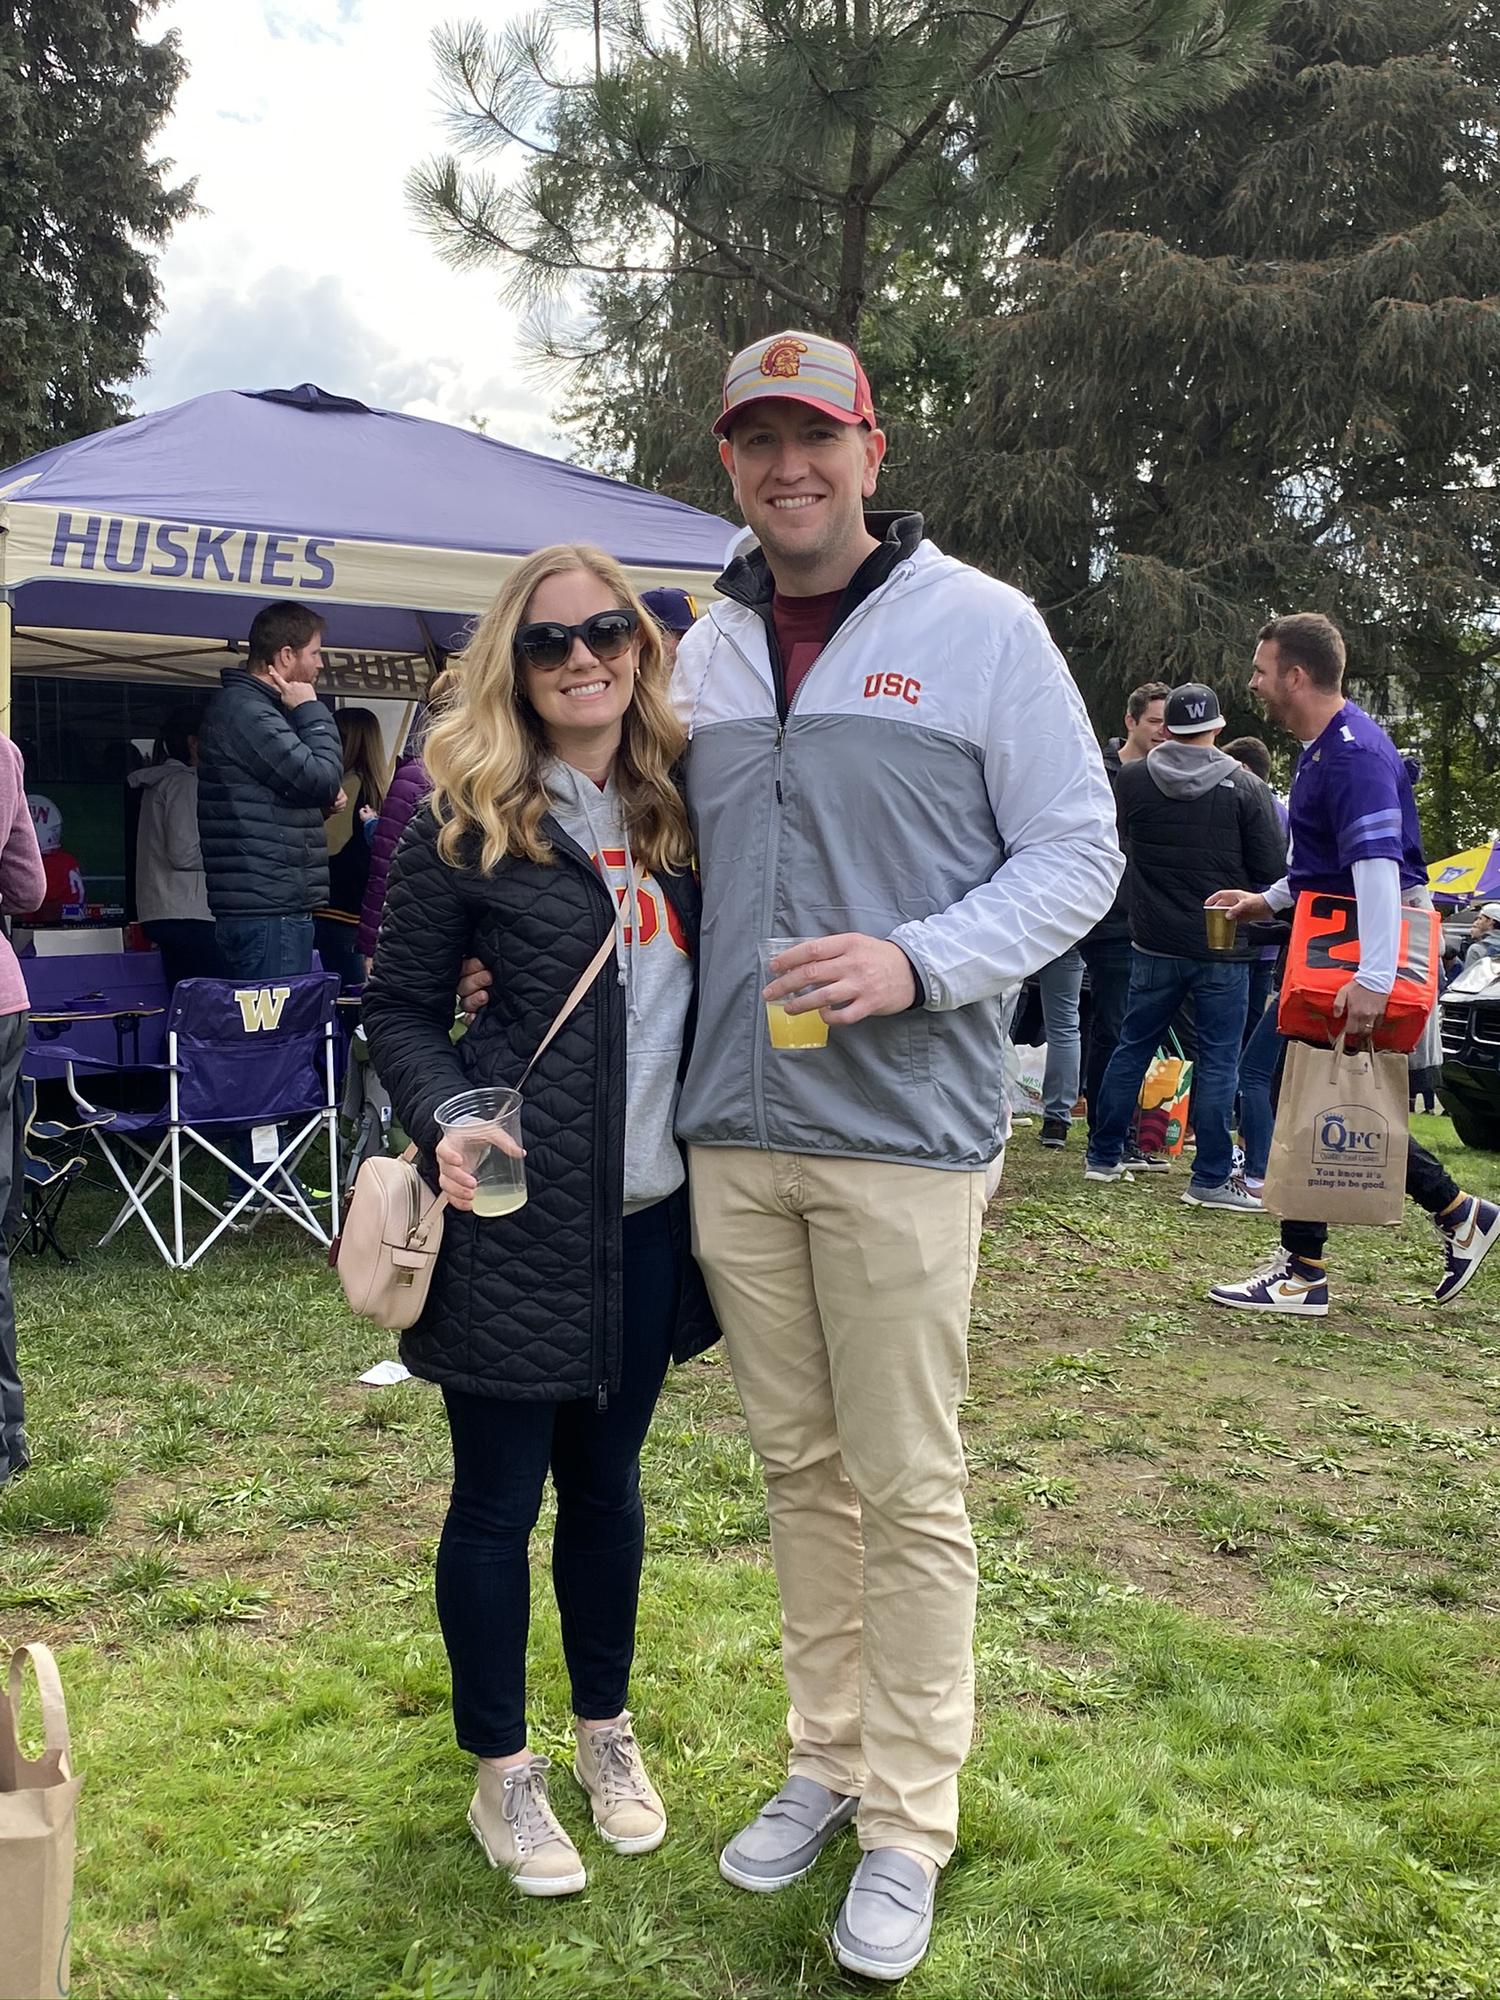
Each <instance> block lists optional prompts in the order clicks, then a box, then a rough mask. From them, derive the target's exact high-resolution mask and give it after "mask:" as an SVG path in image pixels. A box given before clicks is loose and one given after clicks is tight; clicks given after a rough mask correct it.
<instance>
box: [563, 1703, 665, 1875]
mask: <svg viewBox="0 0 1500 2000" xmlns="http://www.w3.org/2000/svg"><path fill="white" fill-rule="evenodd" d="M573 1776H574V1777H575V1778H576V1779H577V1780H578V1782H579V1784H580V1785H582V1787H583V1789H584V1790H585V1791H586V1792H587V1793H588V1795H589V1804H590V1805H591V1806H592V1807H593V1809H594V1825H595V1826H596V1827H597V1828H598V1829H599V1833H600V1836H601V1837H602V1838H603V1839H605V1840H607V1841H608V1842H609V1844H610V1846H611V1847H612V1848H613V1849H614V1850H615V1852H616V1854H649V1853H650V1852H651V1850H652V1848H653V1847H660V1846H661V1844H662V1842H663V1841H664V1840H665V1839H666V1837H667V1809H666V1807H665V1806H664V1805H663V1804H662V1802H661V1794H660V1793H659V1792H658V1791H657V1789H656V1787H655V1785H653V1784H652V1782H651V1780H650V1779H649V1778H648V1777H647V1776H646V1767H645V1765H644V1764H643V1763H642V1762H641V1746H640V1745H639V1743H637V1742H636V1740H635V1731H634V1730H633V1729H632V1728H631V1726H630V1711H629V1709H626V1711H625V1713H624V1714H623V1715H622V1716H621V1717H620V1720H619V1721H618V1722H613V1723H611V1724H610V1725H609V1727H608V1728H607V1729H590V1728H588V1727H587V1726H586V1725H585V1724H583V1723H581V1722H580V1723H579V1724H578V1754H577V1756H576V1757H575V1758H574V1760H573Z"/></svg>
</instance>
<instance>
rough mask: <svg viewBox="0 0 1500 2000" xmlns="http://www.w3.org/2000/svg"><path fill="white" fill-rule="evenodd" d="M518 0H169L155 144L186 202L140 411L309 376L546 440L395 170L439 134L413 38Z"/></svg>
mask: <svg viewBox="0 0 1500 2000" xmlns="http://www.w3.org/2000/svg"><path fill="white" fill-rule="evenodd" d="M471 10H472V11H473V12H475V13H478V14H480V15H482V17H483V18H484V19H485V20H486V22H487V23H488V24H489V25H491V26H495V25H498V24H499V23H500V22H501V21H502V20H503V19H504V18H505V16H506V14H507V13H508V12H511V11H521V0H231V4H226V0H166V4H165V5H164V6H163V7H162V8H161V9H160V11H159V12H158V13H157V14H156V15H155V16H154V17H153V20H152V24H151V26H150V27H149V29H148V32H149V33H152V34H155V33H158V32H160V31H161V30H162V29H164V28H166V27H168V26H171V27H175V28H176V29H177V30H178V31H179V34H180V38H181V42H182V49H183V53H184V55H185V56H186V58H187V62H188V65H189V75H188V78H187V80H186V82H185V83H184V84H183V87H182V89H181V91H180V92H179V94H178V98H177V106H176V110H175V113H174V115H173V117H172V119H171V121H170V123H169V124H168V126H167V127H166V128H165V130H164V132H163V134H162V137H161V140H160V142H159V150H160V151H161V153H163V154H164V155H166V156H167V157H169V158H170V159H171V160H172V161H173V162H174V163H175V177H176V178H178V179H182V178H187V177H190V176H193V175H196V176H197V181H198V190H197V196H198V201H199V203H200V205H201V207H202V210H203V213H202V214H200V215H196V216H193V217H190V218H189V219H188V220H186V221H185V222H183V223H181V224H180V225H179V226H178V228H177V229H176V231H175V232H174V234H173V236H172V239H171V242H170V245H169V247H168V248H167V250H166V252H165V254H164V255H163V256H162V258H161V261H160V265H159V270H160V276H161V284H162V291H163V297H164V304H165V310H164V312H163V315H162V319H161V324H160V327H159V330H158V332H157V334H156V336H155V337H154V339H153V340H152V342H151V344H150V346H149V348H148V350H147V362H148V373H147V374H146V375H145V376H144V377H143V378H142V379H141V380H140V381H138V382H137V383H135V384H133V385H132V394H133V396H134V398H135V401H136V403H137V405H138V407H140V408H141V409H154V408H161V407H163V406H165V405H167V404H170V403H176V402H180V401H182V399H183V398H184V397H187V396H196V395H199V394H201V393H202V392H203V391H205V390H208V389H263V388H270V387H281V386H285V385H287V384H289V383H295V382H304V381H312V382H317V383H318V384H319V385H320V386H321V387H323V388H325V389H330V390H334V391H337V392H339V393H342V394H344V395H352V396H357V397H359V398H360V399H361V400H362V401H364V402H369V403H376V404H379V405H381V406H382V407H384V408H388V409H397V410H406V411H410V412H412V413H413V414H415V415H418V416H426V417H438V418H442V419H443V420H445V421H447V422H449V423H466V422H468V421H470V420H471V419H472V418H473V417H474V416H482V417H484V418H486V419H487V420H488V427H489V432H490V435H491V436H492V437H498V438H503V439H505V440H506V441H507V442H510V443H513V444H521V445H525V446H527V447H528V448H530V449H532V450H539V451H552V452H555V453H556V452H561V451H563V450H564V449H565V447H564V445H563V444H562V441H561V440H560V439H559V438H558V436H557V434H556V432H555V431H554V429H553V428H552V426H551V424H550V423H549V421H548V408H549V400H550V392H549V390H548V388H547V386H546V385H545V384H539V383H538V382H537V380H536V379H535V378H534V377H532V376H530V375H529V374H528V373H527V372H526V370H525V368H524V367H523V364H522V357H521V352H520V343H519V339H518V329H517V323H516V320H515V317H514V315H512V314H511V313H510V312H508V310H507V309H506V308H505V307H504V306H503V305H502V304H501V303H500V300H499V297H498V292H499V283H500V281H499V278H498V276H497V275H495V274H492V273H483V274H480V273H473V272H469V273H464V274H458V273H455V272H453V271H450V270H449V269H448V268H447V267H446V266H445V265H444V264H443V263H442V262H441V261H440V260H439V258H438V256H437V253H436V251H435V250H434V248H433V247H432V245H431V244H430V243H429V242H428V241H427V239H426V238H425V237H424V236H422V235H421V234H420V233H419V231H418V230H417V228H416V227H415V225H414V223H413V221H412V219H411V215H410V212H409V210H408V208H407V206H406V202H405V199H404V196H403V194H402V180H403V178H404V176H405V174H406V172H407V171H408V169H409V168H410V167H411V166H412V165H414V164H415V163H416V162H417V161H419V160H421V159H423V158H425V157H426V155H427V154H429V153H430V152H433V151H435V150H438V149H439V148H441V147H442V146H443V144H444V139H443V133H442V127H441V124H440V119H439V111H438V104H437V96H436V67H435V64H434V62H433V59H432V55H431V52H430V49H429V46H428V38H429V36H430V34H431V31H432V29H433V27H434V26H435V25H437V23H438V22H440V21H443V20H448V19H452V18H454V17H455V16H458V17H462V16H463V15H464V14H466V13H467V12H469V11H471Z"/></svg>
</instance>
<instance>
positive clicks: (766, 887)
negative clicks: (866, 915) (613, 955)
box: [714, 563, 908, 1152]
mask: <svg viewBox="0 0 1500 2000" xmlns="http://www.w3.org/2000/svg"><path fill="white" fill-rule="evenodd" d="M907 567H908V564H907V563H898V564H897V565H896V567H895V569H893V570H892V571H891V573H890V575H889V576H888V577H887V578H886V580H885V582H884V583H883V584H882V585H881V586H880V588H879V589H878V590H875V591H872V592H871V593H870V595H869V596H868V597H867V598H866V599H865V600H864V602H863V603H862V604H857V605H856V606H855V607H854V609H853V610H852V611H851V612H850V614H849V616H848V617H847V618H846V619H845V620H844V622H843V624H842V625H840V627H839V629H838V630H837V632H835V633H834V635H833V637H832V638H831V639H830V640H829V641H828V644H827V645H826V646H825V647H824V648H823V650H822V652H821V653H819V655H818V657H817V658H816V659H815V660H814V661H813V663H812V665H811V666H810V667H809V668H808V670H807V672H806V673H805V674H804V675H803V676H802V679H801V680H800V681H799V682H798V684H797V693H796V694H794V695H793V696H792V699H791V701H790V702H789V703H788V704H787V714H786V718H785V719H782V717H781V713H780V692H781V690H780V685H779V683H780V673H779V667H778V662H777V656H776V655H775V654H774V653H773V652H772V643H773V636H774V635H772V634H770V633H768V634H767V646H766V651H767V655H768V657H769V658H770V660H771V677H772V683H773V685H772V697H773V699H774V700H775V701H776V702H777V722H776V747H775V751H774V754H773V757H772V764H771V777H772V783H773V786H774V789H775V797H776V810H775V811H774V812H773V813H772V814H771V838H770V842H769V844H768V846H767V850H766V865H765V870H764V872H763V874H762V877H761V883H762V895H761V925H760V934H761V936H762V937H763V938H765V937H774V936H775V932H774V931H773V930H772V928H771V926H772V923H773V922H774V919H775V915H776V869H777V865H778V863H779V861H780V858H781V808H782V807H783V806H784V805H785V804H786V794H785V790H784V788H783V786H782V782H781V770H782V751H783V748H784V746H785V743H786V730H787V722H788V721H789V720H790V719H791V712H792V710H793V709H794V708H795V707H796V705H797V697H798V696H799V695H800V694H801V693H802V690H803V688H805V687H806V686H807V683H808V682H809V681H810V680H811V679H812V677H813V675H814V674H815V673H816V672H817V670H818V668H819V667H821V666H822V664H823V662H824V661H825V660H826V659H827V658H828V655H829V654H830V653H831V652H832V651H833V649H834V647H835V646H836V645H837V644H838V643H839V641H840V639H842V638H843V636H844V634H845V633H846V632H847V631H849V630H850V628H851V627H852V626H855V625H857V624H858V623H859V621H860V619H861V618H862V617H863V616H864V614H865V612H866V611H867V610H868V609H869V607H870V606H871V605H872V604H874V603H876V602H877V601H878V600H879V599H880V598H881V597H882V596H884V594H885V593H886V591H887V590H888V589H889V587H890V586H891V584H893V583H894V582H896V581H897V579H898V578H899V577H900V576H901V575H902V573H903V571H905V570H906V569H907ZM741 608H742V609H749V607H748V606H742V607H741ZM714 622H715V624H717V623H718V621H717V620H715V621H714ZM764 622H765V621H764V620H761V624H762V627H763V628H764ZM718 629H719V633H720V636H721V637H722V638H725V639H727V640H728V641H729V644H730V645H731V646H732V647H733V648H734V650H735V652H737V653H738V654H739V656H740V658H741V659H742V660H743V661H744V663H745V665H746V666H747V667H748V668H749V669H750V671H751V673H752V674H755V676H756V678H757V680H758V679H759V678H760V675H759V673H758V671H757V669H756V665H755V662H754V661H753V660H752V659H751V657H750V655H749V654H748V653H747V652H746V651H745V649H744V647H743V646H742V645H741V644H740V642H739V640H738V639H736V638H735V637H734V635H733V634H732V633H730V632H726V631H725V629H724V627H723V626H722V625H719V627H718ZM756 1002H757V1006H759V1005H760V1004H761V1001H760V995H759V992H758V991H757V993H756ZM765 1063H766V1036H765V1034H764V1033H763V1032H760V1031H759V1024H758V1023H757V1032H756V1033H755V1034H754V1035H753V1036H752V1037H751V1041H750V1091H751V1095H752V1097H753V1099H754V1110H755V1136H756V1138H757V1139H758V1141H759V1142H760V1144H761V1145H762V1146H763V1147H764V1148H765V1149H766V1151H767V1152H770V1151H771V1150H772V1148H771V1130H770V1126H769V1124H768V1122H767V1119H766V1090H765V1084H766V1070H765Z"/></svg>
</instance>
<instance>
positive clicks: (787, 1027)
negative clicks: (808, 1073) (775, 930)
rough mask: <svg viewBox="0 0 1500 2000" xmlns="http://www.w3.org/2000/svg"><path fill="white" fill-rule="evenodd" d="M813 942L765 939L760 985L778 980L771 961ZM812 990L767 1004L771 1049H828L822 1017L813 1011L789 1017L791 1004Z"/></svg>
mask: <svg viewBox="0 0 1500 2000" xmlns="http://www.w3.org/2000/svg"><path fill="white" fill-rule="evenodd" d="M816 942H817V940H816V939H814V938H800V937H779V938H765V939H764V940H763V941H762V943H761V947H760V983H761V985H762V986H769V985H770V984H771V982H772V980H774V979H776V978H777V977H779V975H778V974H777V973H774V972H773V971H772V970H771V960H772V959H773V958H779V957H780V955H781V954H782V952H784V951H790V950H791V948H792V946H793V945H794V944H814V943H816ZM815 990H816V989H815V988H814V987H812V986H801V987H799V988H798V989H797V991H796V992H795V993H788V994H786V995H785V996H784V997H783V998H782V999H780V1000H768V1001H767V1002H766V1026H767V1028H768V1029H769V1030H770V1035H771V1047H772V1048H773V1049H781V1050H784V1051H788V1052H791V1051H795V1050H800V1049H826V1048H827V1046H828V1023H827V1022H826V1021H825V1020H824V1019H823V1016H822V1015H821V1014H819V1013H818V1012H816V1010H810V1011H809V1012H807V1013H806V1014H789V1013H788V1012H787V1011H786V1002H787V1001H788V1000H798V999H800V998H801V997H802V995H803V994H804V993H811V992H814V991H815Z"/></svg>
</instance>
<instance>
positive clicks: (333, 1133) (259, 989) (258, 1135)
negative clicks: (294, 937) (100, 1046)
mask: <svg viewBox="0 0 1500 2000" xmlns="http://www.w3.org/2000/svg"><path fill="white" fill-rule="evenodd" d="M337 993H338V981H337V979H335V978H332V977H331V976H330V975H328V974H326V973H321V972H313V973H307V974H304V975H302V976H300V977H297V978H288V979H278V980H271V981H267V982H266V983H265V984H264V985H258V986H251V985H246V984H242V983H239V982H236V981H234V980H228V979H184V980H180V981H179V982H178V985H177V988H176V991H175V992H174V994H173V997H172V1003H171V1007H170V1008H169V1010H168V1014H167V1051H166V1054H167V1059H166V1062H165V1063H163V1064H153V1065H146V1066H145V1068H146V1069H147V1070H148V1071H151V1072H154V1074H155V1076H156V1077H157V1079H158V1082H157V1092H156V1101H155V1102H154V1103H152V1104H149V1105H148V1106H147V1107H145V1108H143V1109H138V1110H137V1109H131V1110H121V1111H116V1112H115V1113H114V1115H113V1116H112V1117H111V1118H110V1119H109V1120H108V1122H107V1123H101V1124H98V1125H95V1126H94V1127H93V1129H92V1132H91V1135H90V1136H91V1137H92V1139H93V1141H94V1143H95V1144H96V1145H97V1146H98V1148H99V1151H100V1152H101V1153H102V1154H103V1156H104V1159H105V1161H106V1163H107V1164H108V1166H109V1168H110V1170H111V1172H112V1173H113V1174H114V1176H115V1179H116V1180H117V1181H118V1182H119V1184H120V1186H121V1188H122V1189H123V1190H124V1192H125V1201H124V1205H123V1206H122V1207H121V1209H120V1212H119V1214H118V1215H117V1216H116V1217H115V1219H114V1221H113V1222H112V1223H111V1224H110V1226H109V1228H108V1229H107V1230H106V1231H105V1233H104V1236H103V1237H102V1238H101V1239H100V1240H101V1242H103V1243H107V1242H108V1241H109V1240H110V1238H111V1237H112V1236H114V1235H115V1234H116V1233H117V1232H118V1231H119V1230H121V1229H122V1228H124V1226H125V1224H126V1223H127V1222H129V1221H130V1220H131V1218H132V1217H135V1218H136V1219H137V1220H138V1221H139V1222H140V1223H141V1225H142V1227H143V1228H144V1229H145V1231H146V1233H147V1235H148V1236H149V1237H150V1238H151V1241H152V1242H153V1243H154V1244H155V1246H156V1248H157V1250H158V1251H159V1252H160V1253H161V1255H162V1257H163V1258H164V1259H165V1261H166V1262H167V1263H168V1264H170V1265H172V1266H173V1267H174V1268H175V1269H179V1270H188V1269H191V1267H192V1266H193V1265H194V1264H196V1263H197V1262H198V1260H199V1259H200V1258H201V1257H202V1256H204V1255H205V1253H206V1252H207V1251H208V1250H209V1249H210V1248H211V1247H212V1246H213V1244H215V1243H216V1242H218V1240H219V1238H220V1237H221V1236H223V1235H224V1234H225V1232H226V1231H227V1230H229V1229H231V1228H233V1227H234V1226H235V1224H236V1223H240V1222H244V1221H252V1220H258V1219H260V1217H261V1216H263V1215H265V1214H268V1213H270V1212H271V1211H272V1210H275V1211H277V1212H279V1213H280V1214H282V1215H284V1216H286V1217H287V1218H288V1219H289V1220H290V1221H292V1222H295V1223H296V1224H297V1226H298V1227H299V1228H301V1229H304V1230H306V1231H307V1233H308V1235H309V1236H312V1237H314V1238H315V1239H316V1240H317V1241H318V1242H319V1243H322V1244H325V1245H326V1244H327V1243H329V1242H330V1241H331V1240H332V1236H333V1235H336V1234H337V1232H338V1225H339V1170H338V1133H337V1116H338V1106H337V1099H336V1097H335V1085H334V1039H335V1036H336V1034H337V1032H338V1031H337V1028H336V1026H335V1023H334V998H335V996H336V994H337ZM123 1074H126V1075H131V1076H134V1075H138V1074H139V1072H137V1071H133V1070H132V1071H127V1072H124V1073H123ZM69 1089H70V1091H71V1092H72V1094H73V1097H74V1101H75V1102H76V1103H77V1104H78V1105H79V1106H80V1107H81V1108H83V1109H84V1110H86V1111H88V1112H93V1111H94V1110H95V1107H94V1106H93V1105H91V1104H90V1103H89V1101H88V1099H87V1098H85V1097H84V1096H83V1094H82V1091H81V1090H80V1088H79V1080H78V1076H77V1073H76V1071H74V1070H71V1069H70V1072H69ZM247 1126H248V1127H250V1128H251V1130H252V1137H253V1144H252V1147H251V1151H252V1153H253V1155H254V1164H253V1165H249V1166H247V1165H244V1164H242V1163H241V1161H239V1160H237V1159H235V1158H234V1157H233V1156H232V1154H231V1152H230V1151H229V1150H227V1149H228V1148H229V1147H230V1145H231V1143H232V1141H233V1139H234V1136H235V1135H236V1134H237V1133H241V1132H243V1131H244V1129H245V1128H246V1127H247ZM320 1134H322V1135H323V1136H324V1138H325V1139H326V1142H327V1147H328V1186H329V1188H330V1190H331V1201H332V1218H331V1229H325V1228H324V1226H323V1224H322V1223H321V1222H320V1221H319V1219H318V1217H317V1216H316V1215H315V1214H314V1213H313V1210H312V1207H311V1205H310V1203H309V1200H308V1196H307V1193H306V1191H305V1189H304V1188H303V1187H302V1185H301V1183H300V1182H299V1181H298V1179H297V1178H296V1174H295V1169H296V1166H297V1163H298V1161H299V1160H300V1159H301V1158H302V1156H303V1154H304V1153H305V1152H306V1151H307V1150H308V1148H309V1147H310V1146H311V1145H312V1144H313V1143H314V1142H315V1141H316V1140H317V1139H318V1137H319V1135H320ZM199 1155H202V1156H203V1158H204V1159H205V1160H208V1161H212V1162H214V1163H215V1165H214V1166H212V1167H210V1168H209V1175H210V1178H212V1179H213V1180H215V1182H217V1181H218V1180H219V1179H220V1178H221V1176H227V1179H228V1185H229V1187H230V1189H231V1190H232V1192H231V1194H230V1198H229V1200H228V1202H227V1203H224V1204H222V1205H221V1204H220V1203H219V1202H218V1201H215V1200H214V1199H213V1198H212V1197H211V1196H210V1195H207V1194H205V1193H204V1192H203V1191H202V1189H201V1188H199V1187H197V1186H195V1185H194V1183H193V1181H192V1180H191V1179H190V1178H189V1177H188V1171H187V1170H188V1167H189V1166H190V1165H192V1164H194V1163H195V1161H196V1159H197V1156H199ZM163 1191H165V1192H166V1193H167V1194H168V1195H169V1196H170V1200H171V1234H170V1240H169V1239H168V1237H167V1236H166V1235H165V1234H164V1233H163V1228H162V1227H159V1226H158V1224H157V1221H156V1218H155V1217H154V1216H153V1215H152V1213H151V1206H150V1205H151V1202H152V1198H153V1197H154V1196H156V1195H158V1194H159V1193H162V1192H163ZM189 1206H193V1207H196V1208H198V1209H201V1210H203V1211H205V1213H206V1215H207V1216H209V1217H211V1218H212V1226H211V1227H210V1228H209V1229H208V1230H207V1232H206V1234H205V1235H204V1236H203V1237H202V1239H201V1241H200V1242H199V1243H198V1244H197V1245H196V1247H194V1248H192V1249H189V1247H188V1244H187V1237H186V1231H185V1228H184V1210H185V1208H186V1207H189Z"/></svg>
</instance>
